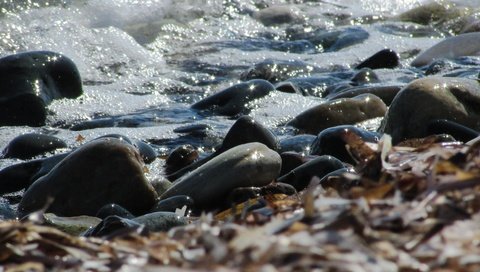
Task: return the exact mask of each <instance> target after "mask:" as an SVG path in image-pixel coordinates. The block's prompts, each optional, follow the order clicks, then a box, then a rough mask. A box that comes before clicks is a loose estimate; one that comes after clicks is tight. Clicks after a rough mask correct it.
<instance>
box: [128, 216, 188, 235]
mask: <svg viewBox="0 0 480 272" xmlns="http://www.w3.org/2000/svg"><path fill="white" fill-rule="evenodd" d="M132 220H133V221H135V222H137V223H139V224H142V225H144V226H145V228H146V229H147V230H148V231H169V230H170V229H171V228H173V227H177V226H184V225H186V224H187V223H188V222H187V219H186V218H185V217H183V216H180V215H177V214H176V213H173V212H153V213H147V214H144V215H142V216H139V217H135V218H133V219H132Z"/></svg>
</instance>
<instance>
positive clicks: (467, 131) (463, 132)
mask: <svg viewBox="0 0 480 272" xmlns="http://www.w3.org/2000/svg"><path fill="white" fill-rule="evenodd" d="M444 133H445V134H448V135H450V136H452V137H453V138H454V139H455V140H457V141H462V142H468V141H470V140H473V139H474V138H477V137H478V136H480V132H478V131H476V130H473V129H471V128H469V127H466V126H463V125H461V124H459V123H456V122H454V121H450V120H446V119H436V120H432V121H431V122H429V123H428V125H427V134H432V135H434V134H444Z"/></svg>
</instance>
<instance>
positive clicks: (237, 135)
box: [218, 116, 278, 152]
mask: <svg viewBox="0 0 480 272" xmlns="http://www.w3.org/2000/svg"><path fill="white" fill-rule="evenodd" d="M251 142H259V143H262V144H264V145H266V146H267V147H268V148H270V149H273V150H277V149H278V141H277V137H276V136H275V135H274V134H273V133H272V132H271V131H270V130H269V129H268V128H266V127H265V126H263V125H262V124H261V123H259V122H257V121H255V120H254V119H253V118H252V117H250V116H242V117H240V118H238V119H237V121H236V122H235V123H234V124H233V125H232V127H231V128H230V129H229V130H228V132H227V135H225V138H224V139H223V143H222V146H221V147H220V148H219V149H218V150H219V151H220V152H223V151H225V150H228V149H230V148H232V147H235V146H237V145H241V144H245V143H251Z"/></svg>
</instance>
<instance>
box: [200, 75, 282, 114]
mask: <svg viewBox="0 0 480 272" xmlns="http://www.w3.org/2000/svg"><path fill="white" fill-rule="evenodd" d="M273 90H275V87H274V86H273V85H272V84H271V83H270V82H268V81H266V80H263V79H254V80H250V81H247V82H243V83H238V84H236V85H233V86H231V87H229V88H227V89H224V90H222V91H220V92H218V93H215V94H213V95H211V96H208V97H206V98H204V99H202V100H200V101H198V102H197V103H195V104H193V105H192V109H195V110H213V111H214V112H216V113H218V114H221V115H228V116H233V115H237V114H240V113H245V112H248V110H249V109H250V105H249V103H250V102H252V101H253V100H255V99H258V98H262V97H264V96H266V95H268V94H269V93H270V92H271V91H273Z"/></svg>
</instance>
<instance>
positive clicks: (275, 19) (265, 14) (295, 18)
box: [253, 6, 301, 26]
mask: <svg viewBox="0 0 480 272" xmlns="http://www.w3.org/2000/svg"><path fill="white" fill-rule="evenodd" d="M253 18H255V19H256V20H258V21H260V22H261V23H262V24H264V25H266V26H272V25H281V24H289V23H295V22H300V21H301V17H300V16H299V15H297V14H295V13H294V12H293V11H292V9H291V8H290V7H287V6H271V7H266V8H264V9H261V10H259V11H257V12H255V13H254V14H253Z"/></svg>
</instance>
